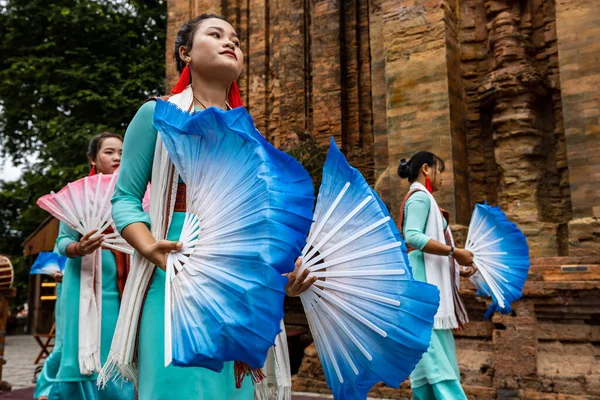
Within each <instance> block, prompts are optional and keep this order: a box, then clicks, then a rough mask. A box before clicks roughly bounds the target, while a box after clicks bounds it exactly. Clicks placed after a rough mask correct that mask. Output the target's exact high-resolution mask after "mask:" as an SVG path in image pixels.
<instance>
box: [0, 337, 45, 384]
mask: <svg viewBox="0 0 600 400" xmlns="http://www.w3.org/2000/svg"><path fill="white" fill-rule="evenodd" d="M39 351H40V347H39V346H38V344H37V343H36V342H35V339H34V338H33V336H31V335H11V336H7V337H6V345H5V347H4V359H5V360H6V364H4V368H3V369H2V380H4V381H6V382H8V383H9V384H10V385H11V386H12V390H19V389H25V388H29V387H32V386H34V383H33V382H32V380H33V372H34V371H35V367H36V365H34V364H33V360H34V359H35V357H36V356H37V354H38V352H39ZM42 363H43V362H40V364H39V365H42Z"/></svg>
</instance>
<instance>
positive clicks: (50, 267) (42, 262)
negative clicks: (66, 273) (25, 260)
mask: <svg viewBox="0 0 600 400" xmlns="http://www.w3.org/2000/svg"><path fill="white" fill-rule="evenodd" d="M66 263H67V257H64V256H61V255H59V254H56V253H53V252H42V253H40V254H38V256H37V258H36V259H35V262H34V263H33V265H32V266H31V269H30V270H29V273H30V274H32V275H35V274H44V275H54V274H55V273H56V272H63V270H64V269H65V264H66Z"/></svg>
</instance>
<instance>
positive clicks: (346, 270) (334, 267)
mask: <svg viewBox="0 0 600 400" xmlns="http://www.w3.org/2000/svg"><path fill="white" fill-rule="evenodd" d="M314 220H315V221H314V223H313V225H312V227H311V230H310V234H309V236H308V240H307V243H306V246H305V247H304V250H303V251H302V256H303V260H302V269H301V271H303V270H304V269H305V268H309V269H310V274H309V277H313V276H314V277H318V278H319V280H317V281H316V282H315V283H314V284H313V285H312V286H311V287H310V288H309V289H308V290H307V291H306V292H304V293H302V294H301V295H300V298H301V300H302V304H303V306H304V310H305V312H306V315H307V318H308V322H309V326H310V330H311V332H312V335H313V338H314V340H315V343H316V346H317V350H318V353H319V357H320V359H321V363H322V365H323V369H324V371H325V376H326V379H327V384H328V386H329V387H330V388H331V389H332V391H333V395H334V398H336V399H365V398H366V396H367V393H368V392H369V390H370V389H371V387H372V386H373V385H374V384H375V383H377V382H379V381H383V382H385V384H386V385H388V386H393V387H397V386H399V385H400V383H402V382H403V381H404V380H405V379H406V378H407V377H408V375H409V374H410V373H411V372H412V370H413V369H414V367H415V366H416V364H417V362H418V361H419V360H420V359H421V357H422V355H423V353H425V352H426V351H427V348H428V347H429V340H430V336H431V330H432V327H433V317H434V315H435V313H436V311H437V308H438V305H439V291H438V289H437V288H436V287H435V286H433V285H429V284H427V283H424V282H418V281H415V280H413V278H412V274H411V270H410V267H409V265H408V257H407V253H406V246H405V244H404V242H403V241H402V238H401V236H400V233H399V232H398V230H397V228H396V226H395V224H394V222H393V221H392V220H391V218H390V216H389V214H388V212H387V209H386V207H385V205H384V204H383V203H382V202H381V200H380V199H379V197H378V196H377V194H376V193H375V191H373V190H372V189H371V188H370V187H369V185H368V184H367V182H366V181H365V179H364V178H363V177H362V175H361V174H360V173H359V172H358V171H357V170H356V169H354V168H352V167H351V166H350V165H348V162H347V161H346V159H345V158H344V156H343V155H342V153H341V152H340V151H339V149H338V148H337V146H336V145H335V142H334V141H333V139H332V140H331V144H330V147H329V153H328V155H327V161H326V162H325V166H324V169H323V181H322V184H321V188H320V190H319V196H318V199H317V205H316V209H315V214H314Z"/></svg>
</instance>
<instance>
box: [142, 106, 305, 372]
mask: <svg viewBox="0 0 600 400" xmlns="http://www.w3.org/2000/svg"><path fill="white" fill-rule="evenodd" d="M154 116H155V117H154V122H155V126H156V127H157V129H158V131H159V132H160V134H161V137H162V139H163V143H164V145H165V147H166V149H167V151H168V153H169V156H170V157H171V160H172V161H173V163H174V165H175V168H176V169H177V171H178V172H179V174H180V176H181V178H182V179H183V181H184V182H185V184H186V197H187V200H186V201H187V211H186V216H185V221H184V224H183V228H182V232H181V235H180V241H182V242H183V244H184V247H183V249H182V250H181V251H179V252H177V253H171V254H170V255H169V256H168V260H167V268H166V274H167V276H166V280H165V285H166V286H165V360H164V361H165V365H168V364H169V363H171V362H172V363H173V364H174V365H186V366H187V365H193V366H202V367H206V368H210V369H213V370H217V371H218V370H220V369H221V368H222V367H223V362H225V361H241V362H245V363H247V364H248V365H249V366H250V367H252V368H261V367H262V366H263V364H264V362H265V358H266V356H267V351H268V349H269V348H270V347H271V346H273V344H274V340H275V337H276V335H277V334H278V333H279V332H280V321H281V319H282V317H283V299H284V296H285V291H284V287H285V284H286V282H287V279H286V278H285V277H283V276H282V275H281V274H282V273H285V272H290V271H291V270H293V268H294V260H295V258H296V257H297V256H299V255H300V250H301V247H302V244H303V242H304V240H305V238H306V235H307V233H308V230H309V227H310V224H311V212H312V204H313V202H314V196H313V188H312V184H311V180H310V177H309V175H308V173H307V172H306V170H304V168H302V166H301V165H300V164H299V163H298V162H296V161H295V160H294V159H292V158H291V157H289V156H287V155H286V154H284V153H282V152H280V151H279V150H277V149H275V148H274V147H273V146H271V145H270V144H269V143H268V142H266V141H265V140H264V139H263V138H262V136H261V135H260V133H258V132H257V131H256V129H255V127H254V123H253V121H252V118H251V117H250V115H248V113H247V112H246V110H245V109H244V108H236V109H234V110H230V111H227V112H225V111H222V110H218V109H216V108H209V109H207V110H205V111H202V112H199V113H196V114H190V113H188V112H185V111H182V110H180V109H179V108H177V107H176V106H175V105H173V104H171V103H167V102H163V101H158V102H157V104H156V110H155V114H154Z"/></svg>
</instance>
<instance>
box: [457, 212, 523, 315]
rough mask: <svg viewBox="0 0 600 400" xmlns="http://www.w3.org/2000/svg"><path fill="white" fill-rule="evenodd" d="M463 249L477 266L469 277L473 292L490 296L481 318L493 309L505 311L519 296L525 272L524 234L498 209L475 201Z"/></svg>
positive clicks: (504, 312) (491, 312)
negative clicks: (474, 287)
mask: <svg viewBox="0 0 600 400" xmlns="http://www.w3.org/2000/svg"><path fill="white" fill-rule="evenodd" d="M465 249H466V250H469V251H471V252H473V255H474V257H473V261H474V264H475V266H476V267H477V269H478V271H477V272H476V273H475V274H474V275H473V276H472V277H471V281H472V282H473V283H474V284H475V286H476V287H477V289H478V293H477V294H478V295H479V296H488V297H491V298H492V304H491V305H490V307H489V308H488V310H487V312H486V313H485V317H486V318H490V317H491V315H492V314H493V313H494V312H495V311H500V312H501V313H503V314H507V313H509V312H510V311H511V310H512V308H511V306H510V305H511V303H512V302H514V301H516V300H518V299H519V298H521V293H522V291H523V286H525V281H526V280H527V274H528V273H529V247H528V246H527V238H526V237H525V235H523V233H522V232H521V231H520V230H519V228H518V227H517V226H516V225H515V224H514V223H512V222H510V221H509V220H508V219H507V218H506V215H505V214H504V213H503V212H502V210H500V208H498V207H491V206H489V205H487V203H486V204H476V205H475V210H474V211H473V216H472V217H471V224H470V225H469V234H468V236H467V245H466V246H465Z"/></svg>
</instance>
